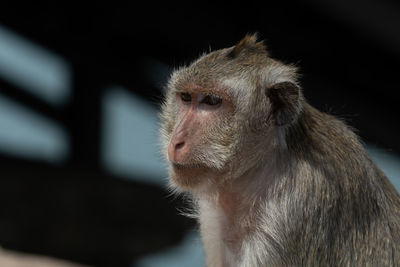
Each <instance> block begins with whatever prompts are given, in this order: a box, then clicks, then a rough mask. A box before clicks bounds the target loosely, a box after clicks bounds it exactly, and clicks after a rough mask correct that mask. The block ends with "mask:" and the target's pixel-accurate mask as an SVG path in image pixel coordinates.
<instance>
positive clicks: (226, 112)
mask: <svg viewBox="0 0 400 267" xmlns="http://www.w3.org/2000/svg"><path fill="white" fill-rule="evenodd" d="M174 97H175V99H174V102H175V103H176V110H177V113H176V121H175V126H174V130H173V131H172V134H171V137H170V141H169V144H168V150H167V154H168V160H169V161H170V163H171V165H170V177H171V180H172V183H173V184H174V185H176V186H178V187H180V188H182V189H189V188H192V187H197V186H199V185H200V184H203V183H207V180H208V182H209V179H210V177H213V176H216V175H217V174H218V175H220V174H221V173H222V172H223V171H224V167H225V165H226V159H227V154H229V153H230V150H231V147H230V146H231V142H230V138H229V134H228V133H229V128H230V125H229V118H230V117H231V116H232V115H231V114H232V110H233V105H232V103H231V101H230V99H229V97H228V96H227V93H226V92H225V91H224V90H222V89H216V88H213V89H212V90H210V89H205V88H201V87H198V86H196V85H193V84H191V85H186V86H185V87H184V88H182V90H180V89H179V90H177V91H176V92H175V96H174Z"/></svg>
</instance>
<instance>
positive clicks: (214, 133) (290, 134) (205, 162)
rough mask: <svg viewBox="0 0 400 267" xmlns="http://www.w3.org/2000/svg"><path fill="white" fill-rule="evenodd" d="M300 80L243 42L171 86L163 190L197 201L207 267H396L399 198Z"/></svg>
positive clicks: (178, 76)
mask: <svg viewBox="0 0 400 267" xmlns="http://www.w3.org/2000/svg"><path fill="white" fill-rule="evenodd" d="M298 76H299V75H298V71H297V68H296V67H295V66H294V65H286V64H283V63H282V62H280V61H278V60H275V59H273V58H271V57H270V56H269V54H268V52H267V50H266V47H265V45H264V43H263V42H262V41H258V40H257V36H256V35H246V36H245V37H244V38H243V39H242V40H241V41H240V42H239V43H237V44H236V45H235V46H233V47H230V48H225V49H220V50H217V51H213V52H210V53H208V54H204V55H202V56H201V57H200V58H199V59H197V60H195V61H194V62H193V63H191V64H190V65H189V66H186V67H181V68H179V69H177V70H176V71H174V72H173V74H172V75H171V77H170V79H169V82H168V84H167V87H166V88H167V91H166V95H165V101H164V103H163V106H162V112H161V137H162V142H163V151H164V153H165V156H166V158H167V159H168V161H169V163H170V164H169V177H170V179H169V180H170V187H171V188H172V190H174V191H175V192H176V193H178V194H180V193H182V194H187V195H189V196H190V199H191V200H192V201H191V202H193V206H194V207H193V210H194V212H193V213H194V216H196V218H197V219H198V222H199V225H200V232H201V237H202V242H203V245H204V250H205V255H206V265H207V266H209V267H211V266H212V267H221V266H223V267H235V266H240V267H257V266H400V197H399V194H398V193H397V191H396V189H395V188H394V187H393V185H392V184H391V183H390V182H389V181H388V179H387V178H386V176H385V174H384V173H383V172H382V171H381V170H380V169H379V168H378V167H377V166H376V165H375V163H374V162H373V161H372V160H371V159H370V157H369V156H368V155H367V153H366V151H365V150H364V148H363V146H362V145H361V144H360V141H359V138H358V137H357V136H356V134H355V133H354V132H353V131H352V130H351V129H350V128H349V127H348V126H347V125H346V124H345V123H344V122H343V121H341V120H340V119H337V118H335V117H333V116H331V115H328V114H325V113H322V112H320V111H318V110H316V109H315V108H313V107H312V106H310V105H309V104H308V103H307V102H306V100H305V99H304V97H303V94H302V90H301V87H300V84H299V81H298V78H299V77H298Z"/></svg>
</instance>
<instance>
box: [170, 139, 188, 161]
mask: <svg viewBox="0 0 400 267" xmlns="http://www.w3.org/2000/svg"><path fill="white" fill-rule="evenodd" d="M184 147H185V142H184V141H178V140H177V141H175V140H172V141H171V143H170V144H169V148H168V157H169V160H170V161H172V162H175V163H179V162H182V161H183V159H184V154H185V152H184Z"/></svg>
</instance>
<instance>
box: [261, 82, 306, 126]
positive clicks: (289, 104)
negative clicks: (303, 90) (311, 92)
mask: <svg viewBox="0 0 400 267" xmlns="http://www.w3.org/2000/svg"><path fill="white" fill-rule="evenodd" d="M266 95H267V96H268V97H269V100H270V101H271V105H272V110H271V114H270V115H271V116H272V117H273V118H274V121H275V124H276V125H278V126H283V125H287V124H290V123H292V122H294V121H295V120H296V119H297V116H298V115H299V113H300V110H301V101H300V88H299V87H298V86H297V85H296V84H294V83H292V82H280V83H277V84H274V85H273V86H272V87H269V88H267V90H266Z"/></svg>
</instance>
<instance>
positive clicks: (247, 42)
mask: <svg viewBox="0 0 400 267" xmlns="http://www.w3.org/2000/svg"><path fill="white" fill-rule="evenodd" d="M257 39H258V36H257V33H253V34H246V36H245V37H244V38H243V39H242V40H240V41H239V42H238V43H237V44H236V45H235V46H234V47H233V49H232V51H231V52H230V53H229V56H230V57H232V58H236V57H238V56H239V55H240V54H241V53H242V52H243V51H245V50H262V51H263V52H266V47H265V45H264V43H263V42H262V41H260V42H257Z"/></svg>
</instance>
